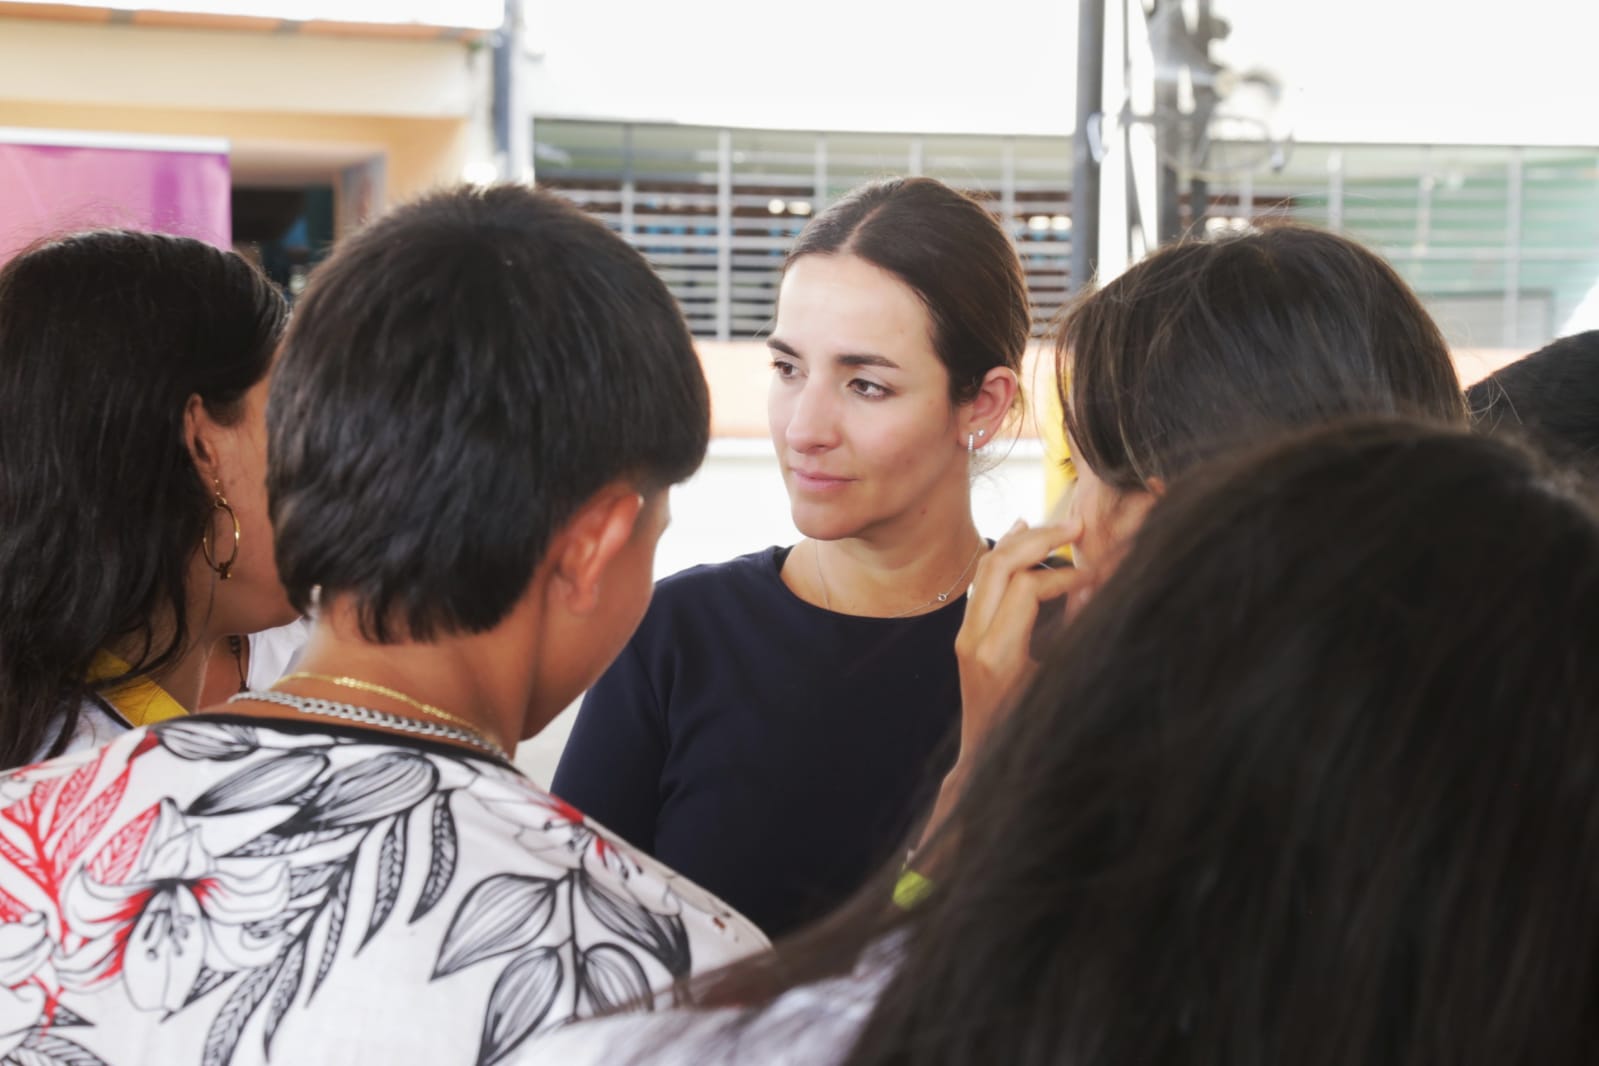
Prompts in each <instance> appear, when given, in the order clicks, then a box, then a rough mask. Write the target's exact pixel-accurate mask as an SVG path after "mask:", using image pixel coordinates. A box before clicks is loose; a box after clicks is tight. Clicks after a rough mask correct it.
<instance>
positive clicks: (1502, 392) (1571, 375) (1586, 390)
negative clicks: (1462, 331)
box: [1466, 329, 1599, 476]
mask: <svg viewBox="0 0 1599 1066" xmlns="http://www.w3.org/2000/svg"><path fill="white" fill-rule="evenodd" d="M1466 404H1467V406H1469V407H1470V408H1471V415H1472V420H1473V423H1474V424H1475V425H1476V427H1477V428H1478V429H1479V430H1482V431H1483V432H1485V433H1506V434H1513V435H1517V436H1521V437H1524V438H1526V439H1528V440H1531V441H1532V442H1533V443H1534V444H1536V445H1537V446H1538V447H1539V448H1541V449H1543V450H1544V451H1545V452H1547V453H1549V454H1550V455H1552V456H1555V457H1556V458H1558V459H1560V460H1561V461H1562V462H1567V463H1572V464H1576V465H1579V466H1581V467H1583V468H1584V469H1585V470H1586V471H1587V472H1588V473H1589V474H1590V475H1591V476H1599V330H1593V329H1591V330H1588V331H1587V332H1585V333H1574V334H1572V335H1571V336H1569V337H1561V338H1560V339H1559V340H1556V341H1551V342H1550V343H1549V344H1547V345H1545V346H1544V347H1542V348H1540V349H1538V350H1537V351H1536V352H1533V353H1532V354H1531V355H1529V356H1527V357H1526V358H1525V359H1520V360H1517V361H1516V362H1514V363H1511V364H1510V365H1509V366H1507V367H1503V368H1502V369H1500V370H1499V371H1498V372H1497V373H1495V374H1493V375H1492V376H1490V377H1487V378H1484V379H1483V380H1481V381H1479V382H1477V383H1476V384H1475V385H1473V386H1472V387H1471V388H1469V389H1467V390H1466Z"/></svg>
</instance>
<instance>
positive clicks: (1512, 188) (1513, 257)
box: [1500, 148, 1526, 348]
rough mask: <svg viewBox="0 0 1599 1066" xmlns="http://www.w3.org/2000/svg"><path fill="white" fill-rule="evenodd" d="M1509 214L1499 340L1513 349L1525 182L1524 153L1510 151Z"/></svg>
mask: <svg viewBox="0 0 1599 1066" xmlns="http://www.w3.org/2000/svg"><path fill="white" fill-rule="evenodd" d="M1509 178H1510V181H1509V188H1508V189H1507V190H1506V192H1507V193H1508V199H1509V200H1510V204H1509V208H1510V217H1509V218H1507V219H1506V220H1505V222H1506V225H1505V306H1504V324H1503V330H1502V334H1501V336H1500V343H1501V344H1503V345H1504V346H1505V347H1506V348H1516V347H1519V346H1520V342H1521V225H1522V203H1521V198H1522V190H1523V187H1524V183H1525V181H1526V170H1525V152H1524V151H1523V150H1522V149H1521V148H1512V149H1511V150H1510V174H1509Z"/></svg>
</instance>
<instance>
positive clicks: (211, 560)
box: [200, 478, 240, 581]
mask: <svg viewBox="0 0 1599 1066" xmlns="http://www.w3.org/2000/svg"><path fill="white" fill-rule="evenodd" d="M211 484H212V485H214V486H216V499H214V500H212V501H211V509H212V510H213V511H226V512H228V520H229V521H230V522H232V523H233V552H232V553H231V554H230V555H229V556H228V557H227V558H226V559H224V560H222V561H221V562H217V557H216V552H215V550H213V549H212V547H211V525H210V523H209V522H207V523H206V530H205V532H204V533H203V534H202V535H201V536H200V551H201V552H203V553H204V554H205V561H206V563H207V564H208V565H209V566H210V567H211V569H213V570H215V571H216V572H217V577H218V579H219V580H222V581H226V580H227V579H228V578H230V577H232V576H233V564H234V563H236V562H238V559H239V539H240V535H239V516H238V515H236V514H234V513H233V508H232V507H229V506H228V500H227V497H226V496H223V495H222V483H221V482H220V481H217V480H216V479H215V478H213V479H212V481H211Z"/></svg>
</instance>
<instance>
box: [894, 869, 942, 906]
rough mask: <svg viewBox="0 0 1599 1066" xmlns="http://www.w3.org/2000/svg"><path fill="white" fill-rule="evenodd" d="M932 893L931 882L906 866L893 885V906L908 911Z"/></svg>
mask: <svg viewBox="0 0 1599 1066" xmlns="http://www.w3.org/2000/svg"><path fill="white" fill-rule="evenodd" d="M932 891H933V882H931V881H929V880H928V879H927V878H925V877H923V876H922V875H921V874H919V873H917V872H916V871H915V870H912V869H911V868H910V867H908V866H907V867H906V868H905V869H903V870H901V871H900V875H899V880H898V881H896V882H895V883H894V906H896V907H898V908H899V909H900V910H902V911H908V910H910V909H911V908H912V907H914V906H916V905H917V904H918V903H920V902H921V901H922V900H924V899H926V898H927V896H928V894H929V893H931V892H932Z"/></svg>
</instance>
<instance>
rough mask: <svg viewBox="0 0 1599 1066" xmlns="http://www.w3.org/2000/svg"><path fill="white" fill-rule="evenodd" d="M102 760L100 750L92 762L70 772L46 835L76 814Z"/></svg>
mask: <svg viewBox="0 0 1599 1066" xmlns="http://www.w3.org/2000/svg"><path fill="white" fill-rule="evenodd" d="M104 759H105V752H104V751H103V750H102V751H101V752H100V754H99V755H97V756H95V759H94V762H92V763H89V764H88V765H87V766H80V767H79V768H78V769H76V770H74V771H73V772H72V776H71V777H68V778H67V783H66V786H65V787H64V788H63V789H62V790H61V799H60V800H59V801H57V803H56V809H55V813H54V815H53V816H52V817H51V819H50V828H48V829H46V830H45V833H46V835H48V834H49V833H51V832H54V829H55V826H56V825H59V824H60V823H61V822H64V821H66V820H67V819H68V818H71V817H72V816H73V815H74V814H76V813H77V810H78V805H79V804H81V803H82V802H83V799H84V796H86V795H87V794H88V792H89V786H90V785H91V784H93V783H94V777H95V775H96V774H98V773H99V772H100V763H101V762H102V761H103V760H104Z"/></svg>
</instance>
